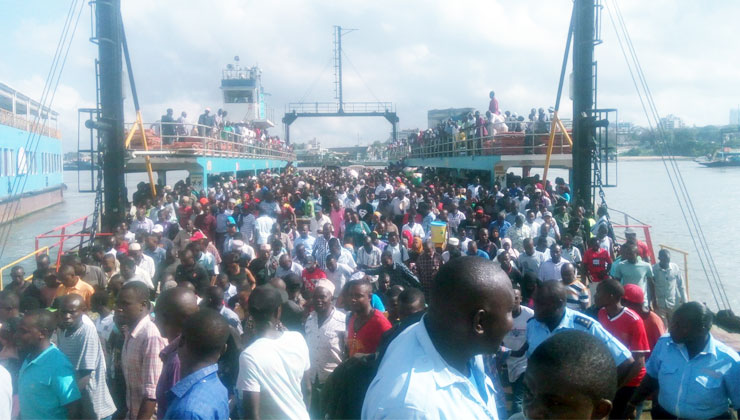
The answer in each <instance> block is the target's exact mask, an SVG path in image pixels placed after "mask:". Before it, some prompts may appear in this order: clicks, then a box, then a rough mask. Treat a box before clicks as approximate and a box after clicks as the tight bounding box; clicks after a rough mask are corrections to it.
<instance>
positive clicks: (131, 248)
mask: <svg viewBox="0 0 740 420" xmlns="http://www.w3.org/2000/svg"><path fill="white" fill-rule="evenodd" d="M128 250H129V251H141V244H139V243H138V242H134V243H132V244H131V245H129V246H128Z"/></svg>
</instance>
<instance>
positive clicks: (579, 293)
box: [565, 280, 589, 311]
mask: <svg viewBox="0 0 740 420" xmlns="http://www.w3.org/2000/svg"><path fill="white" fill-rule="evenodd" d="M565 305H566V306H567V307H568V308H570V309H573V310H574V311H581V310H583V309H584V308H587V307H588V305H589V297H588V288H587V287H586V286H584V285H583V283H581V282H580V281H578V280H576V281H574V282H573V283H571V284H569V285H568V300H567V301H566V302H565Z"/></svg>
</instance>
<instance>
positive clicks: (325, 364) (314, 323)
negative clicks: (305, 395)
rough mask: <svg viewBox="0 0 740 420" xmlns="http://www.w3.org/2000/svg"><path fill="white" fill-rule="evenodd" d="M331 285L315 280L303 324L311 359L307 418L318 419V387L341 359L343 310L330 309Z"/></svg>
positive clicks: (343, 336)
mask: <svg viewBox="0 0 740 420" xmlns="http://www.w3.org/2000/svg"><path fill="white" fill-rule="evenodd" d="M334 293H335V290H334V284H333V283H332V282H330V281H329V280H324V279H322V280H319V281H318V282H317V283H316V288H315V289H314V291H313V298H312V302H313V308H314V310H313V311H312V312H311V313H310V314H309V315H308V318H307V319H306V324H305V331H306V344H307V345H308V353H309V355H310V358H311V368H310V369H309V370H308V372H307V375H308V378H309V380H310V381H311V417H312V418H321V414H320V410H319V407H320V401H321V398H320V397H321V392H320V391H321V388H322V386H323V385H324V382H326V379H327V378H328V377H329V375H330V374H331V373H332V372H333V371H334V369H336V367H337V366H339V364H340V363H342V361H343V359H344V343H345V341H346V339H347V323H346V315H345V314H344V312H342V311H340V310H338V309H336V308H334V304H333V296H334Z"/></svg>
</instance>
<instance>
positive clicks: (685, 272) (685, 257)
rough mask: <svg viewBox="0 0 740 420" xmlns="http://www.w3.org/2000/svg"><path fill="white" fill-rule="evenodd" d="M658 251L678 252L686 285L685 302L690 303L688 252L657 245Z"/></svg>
mask: <svg viewBox="0 0 740 420" xmlns="http://www.w3.org/2000/svg"><path fill="white" fill-rule="evenodd" d="M658 246H659V247H660V249H667V250H669V251H674V252H678V253H679V254H681V255H683V275H684V283H685V284H686V301H687V302H688V301H691V298H690V296H689V253H688V251H684V250H682V249H678V248H674V247H672V246H668V245H663V244H660V245H658Z"/></svg>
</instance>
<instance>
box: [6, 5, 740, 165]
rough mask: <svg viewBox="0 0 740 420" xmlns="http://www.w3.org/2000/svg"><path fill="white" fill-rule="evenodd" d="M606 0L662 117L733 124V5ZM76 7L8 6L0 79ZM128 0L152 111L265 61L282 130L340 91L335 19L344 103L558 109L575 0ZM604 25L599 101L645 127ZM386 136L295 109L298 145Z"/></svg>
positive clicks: (26, 88)
mask: <svg viewBox="0 0 740 420" xmlns="http://www.w3.org/2000/svg"><path fill="white" fill-rule="evenodd" d="M607 1H608V2H609V3H610V4H611V2H613V1H619V5H620V7H621V10H622V12H623V14H624V19H625V22H626V25H627V27H628V29H629V31H630V34H631V36H632V40H633V43H634V45H635V48H636V51H637V54H638V56H639V58H640V61H641V63H642V67H643V70H644V72H645V75H646V78H647V81H648V83H649V84H650V89H651V91H652V93H653V96H654V98H655V101H656V104H657V107H658V110H659V112H660V113H661V115H667V114H675V115H677V116H679V117H681V118H683V119H684V121H685V122H686V123H687V124H689V125H708V124H727V123H728V117H729V109H730V108H737V107H738V106H739V105H738V104H739V103H740V71H737V69H738V68H740V55H738V54H736V53H735V52H734V50H735V49H734V47H732V44H731V43H732V42H734V41H733V40H735V39H736V37H737V31H736V16H738V15H739V14H740V2H735V1H732V0H716V1H712V2H697V1H692V0H651V1H649V2H646V1H641V0H607ZM70 2H71V1H70V0H28V1H17V0H0V10H2V13H0V28H2V29H1V31H2V32H1V33H2V37H3V40H4V42H3V48H2V49H0V81H2V82H4V83H6V84H9V85H11V86H13V87H15V88H16V89H18V90H20V91H22V92H24V93H27V94H29V95H30V96H32V97H37V98H38V97H40V95H41V91H42V88H43V85H44V80H45V78H46V74H47V73H48V71H49V66H50V64H51V62H52V57H53V54H54V50H55V47H56V44H57V40H58V38H59V36H60V34H61V30H62V26H63V22H64V18H65V16H66V13H67V9H68V7H69V4H70ZM122 3H123V5H122V14H123V21H124V25H125V28H126V34H127V36H128V45H129V49H130V51H131V54H132V61H133V68H134V71H133V73H134V75H135V80H136V85H137V89H138V94H139V100H140V102H141V104H142V112H143V115H144V120H145V121H152V122H153V121H156V120H157V119H159V118H160V116H161V115H162V114H163V113H164V110H165V109H166V108H169V107H171V108H174V109H175V113H176V114H179V112H180V111H182V110H185V111H187V112H188V114H189V115H190V116H191V118H197V115H198V114H200V113H201V112H202V110H203V109H204V108H205V107H206V106H208V107H211V108H213V109H216V108H218V107H219V105H220V104H221V93H220V90H219V83H220V74H221V70H222V69H223V68H224V67H225V66H226V64H228V63H231V62H232V59H233V57H234V56H235V55H238V56H239V57H240V58H241V63H242V64H245V65H249V66H251V65H255V64H257V65H259V66H260V67H261V69H262V83H263V86H264V89H265V91H266V92H268V93H269V96H267V102H268V106H269V107H272V108H274V112H275V120H276V127H275V128H274V129H273V131H272V132H273V133H277V134H282V124H281V123H280V119H281V118H282V115H283V113H284V112H285V106H286V105H287V104H288V103H290V102H297V101H299V100H301V99H304V100H305V101H306V102H315V101H334V100H335V99H334V84H333V80H334V73H333V68H332V66H331V59H332V55H333V44H332V39H333V25H341V26H343V27H345V28H356V29H358V30H357V31H354V32H352V33H350V34H347V35H346V36H345V37H344V38H343V46H344V50H345V53H346V57H345V58H344V98H345V101H347V102H351V101H358V102H360V101H384V102H393V104H394V106H395V107H396V110H397V112H398V116H399V118H400V124H399V128H400V129H415V128H426V126H427V111H428V110H430V109H442V108H451V107H473V108H477V109H481V110H485V109H486V108H487V105H488V92H489V91H490V90H495V91H496V96H497V97H498V98H499V103H500V107H501V109H502V110H511V111H512V112H517V113H519V114H525V115H526V114H527V113H528V110H529V109H530V108H532V107H545V108H547V107H549V106H552V105H553V104H554V102H555V95H556V91H557V82H558V78H559V74H560V66H561V61H562V56H563V50H564V47H565V37H566V35H567V30H568V22H569V18H570V11H571V7H572V2H571V1H570V0H518V1H511V0H509V1H502V0H480V1H478V0H458V1H447V0H440V1H435V0H402V1H399V0H396V1H392V2H391V1H386V0H377V1H373V2H369V1H355V0H345V1H338V0H335V1H329V0H270V1H257V0H221V1H218V2H210V1H202V0H199V1H195V0H177V1H175V0H157V1H152V0H124V1H123V2H122ZM90 22H91V20H90V8H89V7H88V6H87V5H85V8H84V10H83V12H82V16H81V19H80V24H79V27H78V29H77V32H76V34H75V37H74V39H73V42H72V45H71V49H70V52H69V58H68V60H67V63H66V66H65V68H64V72H63V74H62V78H61V82H60V85H59V88H58V91H57V93H56V95H55V99H54V103H53V104H52V108H53V109H55V110H56V111H58V112H59V113H60V121H59V126H60V129H61V130H62V132H63V136H64V148H65V150H66V151H73V150H76V148H77V131H78V130H77V109H78V108H80V107H90V106H94V103H95V78H94V70H93V62H94V59H95V57H96V54H97V47H96V46H95V45H93V44H92V43H90V41H89V38H90V36H91V33H90V27H91V24H90ZM601 33H602V39H603V41H604V42H603V44H601V45H599V46H598V47H597V48H596V59H597V60H598V68H599V78H598V80H599V98H598V104H599V106H600V107H603V108H618V109H619V113H620V120H622V121H631V122H634V123H636V124H645V123H646V119H645V117H644V115H643V114H642V108H641V106H640V102H639V99H638V97H637V95H636V94H635V89H634V87H633V85H632V81H631V79H630V76H629V73H628V71H627V66H626V64H625V60H624V58H623V57H622V53H621V50H620V49H619V45H618V43H617V41H616V37H615V32H614V29H613V27H612V23H611V21H610V20H609V15H608V14H607V10H606V9H605V10H604V12H603V19H602V29H601ZM568 71H570V70H568ZM126 87H128V84H126ZM567 92H568V87H567V86H566V90H565V95H564V100H563V103H562V104H561V109H562V110H563V112H562V115H563V116H564V117H568V116H569V114H570V112H569V109H570V108H571V102H570V100H569V99H568V94H567ZM128 98H129V99H127V101H126V115H127V119H128V120H129V121H130V120H132V118H133V114H134V110H133V104H132V102H131V100H130V94H129V95H128ZM83 129H84V128H83ZM389 132H390V125H389V124H388V123H387V122H386V121H385V120H384V119H383V118H331V119H328V118H327V119H299V120H297V121H296V122H295V123H293V125H292V126H291V137H292V140H293V141H294V142H304V141H307V140H309V139H312V138H316V139H318V140H319V141H321V143H322V145H324V146H351V145H356V144H358V143H360V144H369V143H371V142H373V141H375V140H385V139H387V138H388V135H389Z"/></svg>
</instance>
